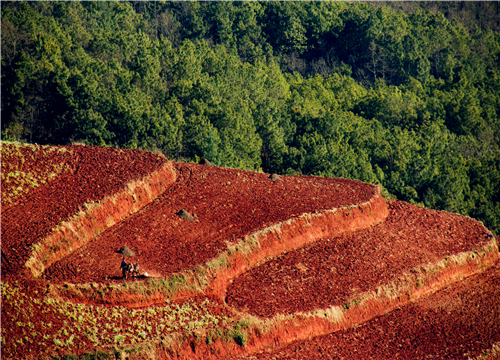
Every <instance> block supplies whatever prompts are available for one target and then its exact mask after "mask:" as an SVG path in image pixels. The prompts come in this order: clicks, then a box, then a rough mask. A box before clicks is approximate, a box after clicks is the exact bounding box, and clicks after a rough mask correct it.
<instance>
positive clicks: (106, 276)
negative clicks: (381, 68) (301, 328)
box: [45, 163, 388, 306]
mask: <svg viewBox="0 0 500 360" xmlns="http://www.w3.org/2000/svg"><path fill="white" fill-rule="evenodd" d="M174 165H175V167H176V172H177V173H178V177H177V180H176V182H175V183H174V184H173V185H172V186H171V187H170V188H169V189H168V190H167V191H165V192H164V193H163V194H162V195H161V196H159V197H158V198H157V199H156V200H155V201H154V202H152V203H151V204H150V205H148V206H147V207H145V208H144V209H142V210H141V211H139V212H137V213H136V214H134V215H132V216H130V217H129V218H127V219H125V220H124V221H122V222H121V223H120V224H118V225H117V226H115V227H113V228H110V229H109V230H108V231H106V232H104V233H103V234H101V235H99V236H97V237H96V238H94V239H93V240H92V241H90V242H88V243H87V244H85V245H84V246H82V247H81V248H80V249H78V250H77V251H75V252H74V253H73V254H71V255H70V256H68V257H66V258H64V259H62V260H61V261H59V262H57V263H55V264H54V265H53V266H52V267H51V268H49V269H48V271H47V272H46V274H45V277H46V278H47V279H50V280H51V281H52V282H55V283H58V282H59V283H60V282H71V283H74V284H75V283H76V284H78V283H80V284H82V283H89V282H96V283H98V284H100V285H98V287H99V289H98V293H99V294H100V295H99V296H93V295H95V294H94V293H93V292H94V290H95V289H94V290H93V288H90V287H88V286H84V285H76V287H72V289H75V290H77V291H74V292H72V293H69V292H68V291H69V290H68V288H67V287H66V288H64V289H61V290H62V291H63V292H65V293H67V295H68V296H69V297H73V298H75V297H76V298H75V300H76V299H77V298H79V297H80V298H81V301H89V299H87V300H85V298H89V297H90V298H92V299H93V301H95V302H98V303H108V304H109V303H120V304H122V305H125V304H126V305H127V306H145V305H150V304H152V303H155V302H161V301H164V299H165V297H169V298H173V297H184V296H187V295H189V294H192V293H193V291H195V292H200V291H201V292H206V293H210V294H212V295H214V294H215V295H218V296H220V297H221V298H223V297H224V293H225V289H226V287H227V284H228V283H229V280H230V279H232V278H233V277H235V276H237V275H239V274H241V273H243V272H245V271H246V270H247V269H249V268H251V267H253V266H257V265H258V264H259V263H261V262H263V261H265V260H266V259H268V258H272V257H273V256H276V255H279V254H281V253H283V252H286V251H290V250H293V249H296V248H298V247H301V246H304V245H305V244H308V243H311V242H314V241H317V240H319V239H321V238H323V237H326V236H335V235H338V234H340V233H343V232H346V231H354V230H358V229H362V228H366V227H369V226H372V225H374V224H376V223H377V222H380V221H383V219H384V218H385V217H386V216H387V213H388V210H387V204H386V202H385V200H384V199H383V198H382V197H381V195H380V193H379V190H378V188H377V187H376V186H374V185H370V184H364V183H361V182H359V181H352V180H345V179H328V178H318V177H288V176H283V177H282V180H281V181H276V182H275V181H273V180H271V179H269V176H268V175H266V174H261V173H254V172H248V171H241V170H234V169H224V168H217V167H206V166H200V165H193V164H180V163H177V164H175V163H174ZM181 208H183V209H187V211H188V212H189V213H191V214H194V215H195V216H196V219H197V221H192V222H190V221H187V220H185V219H182V218H180V217H179V216H178V215H177V214H176V213H177V212H178V211H179V209H181ZM238 239H239V240H238ZM123 244H126V245H127V246H128V247H129V248H131V249H132V250H133V251H134V252H135V253H136V254H137V257H136V258H134V260H133V261H137V262H139V263H140V264H141V268H142V269H143V271H146V272H148V273H149V274H150V275H156V277H157V279H156V280H155V279H150V281H148V282H147V283H146V284H143V283H140V282H139V281H133V282H131V286H130V290H129V291H127V289H126V288H124V287H119V288H118V290H119V291H117V283H121V282H123V280H122V279H121V276H120V275H121V274H120V272H119V267H118V266H117V265H118V264H119V262H120V256H119V255H118V254H115V253H114V250H113V249H117V248H119V247H121V246H122V245H123ZM179 280H181V281H179ZM173 282H177V283H176V285H175V286H170V285H169V284H172V283H173ZM165 286H167V287H169V288H168V289H165ZM161 288H163V289H164V291H163V292H162V290H161ZM172 288H175V289H172ZM89 292H90V293H89ZM130 292H133V293H135V294H136V295H135V296H134V295H132V294H130ZM106 294H107V295H106ZM134 299H135V300H134Z"/></svg>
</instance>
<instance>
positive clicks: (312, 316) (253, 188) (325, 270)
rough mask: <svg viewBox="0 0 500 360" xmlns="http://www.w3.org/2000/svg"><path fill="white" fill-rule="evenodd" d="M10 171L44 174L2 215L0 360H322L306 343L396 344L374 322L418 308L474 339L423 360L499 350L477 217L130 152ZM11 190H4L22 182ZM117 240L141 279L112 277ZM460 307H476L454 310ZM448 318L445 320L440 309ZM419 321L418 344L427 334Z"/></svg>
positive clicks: (54, 151) (85, 151) (494, 270)
mask: <svg viewBox="0 0 500 360" xmlns="http://www.w3.org/2000/svg"><path fill="white" fill-rule="evenodd" d="M60 149H65V150H64V151H62V150H60ZM52 156H53V161H54V163H57V164H59V165H58V167H57V169H56V168H55V167H54V166H53V165H52V163H51V160H50V159H52ZM42 158H43V159H45V160H44V161H46V166H45V167H44V168H43V169H41V170H40V169H39V168H38V167H37V164H38V163H39V159H42ZM30 159H31V160H30ZM34 159H38V160H36V161H35V160H34ZM30 161H31V162H30ZM15 164H18V165H15ZM61 164H62V165H61ZM14 166H18V167H19V168H20V169H21V168H22V172H23V173H25V174H32V173H34V174H38V175H36V176H35V175H33V176H31V175H30V176H25V178H30V179H42V178H43V179H48V180H46V181H44V183H42V182H41V180H37V181H39V182H40V183H39V186H38V187H34V188H32V189H28V191H19V192H18V194H16V196H11V197H10V198H12V199H13V201H11V202H9V203H8V204H6V205H5V206H3V207H2V275H3V276H2V310H1V311H2V327H1V328H2V329H1V332H2V334H1V335H2V337H1V341H2V358H5V359H15V358H18V357H19V356H22V357H23V358H26V359H40V358H41V359H45V358H51V357H52V356H63V355H67V354H77V355H83V354H85V353H88V352H95V351H97V350H99V351H102V352H104V353H103V356H105V354H108V355H107V356H109V357H110V358H111V357H112V358H114V357H115V356H119V357H120V356H121V357H122V358H123V357H128V359H143V358H149V359H169V358H183V359H221V358H226V357H235V356H243V357H245V356H250V355H251V354H259V353H261V352H262V351H271V352H270V353H267V352H264V353H261V354H260V355H258V356H259V357H262V358H268V357H275V356H277V357H279V356H284V357H285V358H287V357H289V356H291V355H289V352H290V351H291V352H296V351H299V353H300V351H301V350H300V349H299V350H298V348H297V346H299V347H300V348H303V349H305V350H304V351H305V352H303V353H302V354H304V356H306V357H310V358H315V357H318V358H321V356H322V355H321V354H322V351H323V350H322V349H323V348H318V347H317V346H316V345H315V344H317V343H316V341H320V342H321V341H326V343H328V344H335V343H336V341H337V340H332V341H330V340H328V339H334V338H336V337H338V336H341V337H343V336H347V334H351V333H349V331H354V332H356V331H357V330H349V329H358V327H357V326H358V325H362V324H365V325H362V327H361V329H362V330H359V331H361V332H363V334H364V335H363V336H366V337H367V338H369V339H370V340H369V343H370V344H371V343H377V342H378V341H385V340H386V341H388V342H389V343H391V344H392V343H394V344H396V342H397V341H396V340H394V338H391V337H390V335H384V336H385V337H384V336H382V337H377V336H378V335H377V332H376V331H375V332H374V330H373V329H374V327H377V326H378V325H371V324H373V322H374V321H375V322H377V321H379V322H380V323H381V324H383V329H386V330H387V331H389V332H392V333H396V332H401V331H403V330H401V329H405V328H406V327H408V324H409V322H408V321H410V320H411V319H416V320H415V322H416V323H418V322H419V321H421V317H419V316H420V315H419V314H420V310H419V309H421V308H423V307H426V306H427V307H428V308H429V309H434V310H432V311H431V312H428V313H429V314H430V315H429V316H430V317H432V319H433V320H432V323H431V324H430V325H429V326H430V328H436V327H439V326H440V325H441V326H443V328H444V329H449V330H446V331H448V332H450V331H453V329H454V328H455V327H456V326H457V325H456V322H457V321H459V322H460V321H463V323H464V324H467V326H469V327H470V329H471V331H470V333H471V334H472V335H468V336H465V335H464V337H463V338H462V340H460V339H459V340H456V341H455V342H453V343H452V344H451V343H450V345H449V348H448V344H447V343H445V342H441V343H439V344H440V345H438V348H439V351H438V350H436V351H435V352H433V354H434V353H435V354H448V353H449V354H455V353H456V351H458V350H457V349H461V350H460V351H462V350H463V353H467V354H470V355H471V356H477V355H478V354H480V351H487V350H488V349H493V348H494V346H495V342H498V341H499V339H497V338H496V337H495V336H485V334H489V333H488V331H489V330H487V329H486V328H485V327H486V326H488V324H490V325H491V324H493V326H492V327H491V326H490V328H491V329H493V330H492V331H495V329H496V327H495V326H496V324H495V323H497V322H498V321H497V319H496V317H495V316H496V315H495V314H497V310H496V308H495V305H494V304H493V301H495V297H496V295H495V294H496V292H495V291H496V290H495V284H496V282H497V281H498V259H499V252H498V247H497V244H496V240H495V238H494V237H493V236H492V235H491V233H490V232H489V231H488V230H487V229H486V228H485V227H484V226H483V225H482V224H481V223H479V222H477V221H475V220H473V219H470V218H467V217H463V216H460V215H455V214H449V213H445V212H439V211H433V210H428V209H423V208H419V207H416V206H414V205H409V204H406V203H404V202H400V201H393V200H390V201H386V200H385V199H384V198H383V197H382V196H381V195H380V192H379V189H378V188H377V186H374V185H370V184H365V183H362V182H359V181H352V180H345V179H332V178H320V177H310V176H282V177H281V178H280V179H276V178H274V179H272V178H271V176H270V175H269V174H263V173H255V172H250V171H242V170H236V169H228V168H221V167H213V166H207V165H196V164H187V163H170V162H169V161H167V160H166V159H165V158H163V157H161V156H158V155H155V154H151V153H147V152H142V151H131V150H125V151H124V150H118V149H111V148H99V147H82V146H69V147H43V148H42V147H37V146H35V147H30V146H27V145H20V144H5V143H2V172H3V171H4V169H5V168H9V167H10V168H13V167H14ZM44 169H45V170H44ZM47 169H49V170H51V171H52V169H54V170H59V171H58V172H51V171H49V170H47ZM19 171H21V170H19ZM52 173H54V175H51V174H52ZM18 176H19V175H18ZM6 179H7V178H4V177H2V191H4V190H5V191H7V192H12V191H13V189H15V188H16V187H18V186H19V184H16V185H15V186H13V185H12V186H11V185H10V184H11V183H10V182H9V183H7V182H6ZM4 185H5V187H4ZM181 209H184V210H185V211H186V212H187V213H189V214H191V215H192V216H193V219H191V220H193V221H190V220H188V219H186V218H184V217H181V216H180V215H182V213H181V212H180V210H181ZM26 229H28V230H29V231H26ZM123 245H126V246H127V247H129V248H130V249H131V250H132V251H133V252H134V253H135V254H136V256H135V257H133V258H130V261H137V262H139V264H140V265H141V271H142V274H143V275H142V276H141V277H136V278H130V279H128V280H124V279H122V278H121V277H120V275H121V274H120V269H119V264H120V261H121V256H122V255H121V254H119V253H118V252H117V250H119V249H120V248H121V247H122V246H123ZM145 273H147V275H144V274H145ZM474 279H478V280H477V282H476V283H474V281H475V280H474ZM491 284H493V285H491ZM441 289H445V290H441ZM480 289H482V290H480ZM477 291H482V292H481V294H483V295H481V297H479V298H474V297H473V296H472V295H470V294H473V293H474V292H477ZM434 293H435V295H432V294H434ZM440 294H441V295H440ZM454 294H455V295H454ZM457 294H458V295H457ZM453 296H455V297H453ZM457 296H458V297H457ZM491 296H493V298H491ZM436 297H437V299H438V300H433V299H436ZM429 299H430V300H429ZM457 299H458V300H457ZM462 300H463V301H464V302H465V303H471V304H473V305H474V304H476V305H478V306H480V307H481V308H483V309H484V311H481V313H480V314H479V315H478V314H476V313H474V314H475V315H474V314H473V313H472V310H470V311H469V312H462V313H461V312H456V311H455V312H454V313H453V311H454V310H453V309H455V308H454V307H453V306H455V305H456V304H458V303H459V302H460V301H462ZM438 303H439V304H443V305H442V306H441V305H436V304H438ZM412 304H416V305H412ZM443 307H444V308H446V309H448V308H450V309H452V310H453V311H451V312H452V315H451V317H447V316H438V315H439V314H438V315H436V312H439V311H441V310H442V309H443ZM396 309H402V310H398V311H397V310H396ZM435 309H437V310H435ZM399 314H404V315H403V316H400V315H399ZM482 314H485V316H484V317H482V316H481V315H482ZM426 316H427V315H426ZM462 316H463V318H462ZM377 319H379V320H377ZM408 319H410V320H408ZM457 319H458V320H457ZM453 321H455V323H453ZM454 324H455V325H454ZM425 326H426V325H425V324H424V323H422V326H421V330H420V331H419V332H418V334H417V335H416V336H417V339H416V340H415V341H417V342H418V341H419V340H418V339H420V338H421V339H422V341H423V342H425V341H428V340H426V339H428V338H427V337H426V336H427V335H426V332H427V331H429V330H428V328H426V327H425ZM363 329H364V330H363ZM391 329H392V330H391ZM446 331H445V333H447V332H446ZM403 333H404V332H403ZM356 334H357V332H356ZM387 334H389V333H387ZM316 336H323V337H319V338H317V339H318V340H316V338H314V337H316ZM325 336H326V337H327V338H324V337H325ZM349 336H350V335H349ZM356 336H357V335H356ZM311 338H314V339H312V340H308V341H306V340H307V339H311ZM324 339H327V340H324ZM295 341H298V342H297V343H295ZM301 341H306V342H301ZM443 341H444V340H443ZM295 344H297V345H295ZM301 344H302V345H301ZM328 346H329V347H328ZM328 346H327V347H325V348H324V349H325V351H326V354H328V356H329V355H331V356H333V355H335V354H337V353H336V351H338V349H337V348H336V347H335V346H334V345H331V346H330V345H328ZM391 346H392V345H391ZM394 346H396V345H394ZM408 346H409V348H408V349H406V350H405V352H404V353H401V354H408V356H409V357H410V358H419V356H420V355H418V352H420V351H421V348H420V347H419V346H420V345H412V343H410V345H408ZM362 348H363V346H362V344H361V343H359V345H356V346H354V345H353V346H351V347H349V346H346V347H345V349H346V350H345V352H344V353H339V354H343V355H341V356H349V355H346V354H352V353H353V352H356V351H358V349H359V351H361V350H362ZM349 349H351V350H349ZM388 349H391V348H390V346H389V347H388ZM367 351H368V350H367ZM384 351H386V352H383V351H382V352H379V353H378V352H377V354H380V356H381V357H384V356H387V355H386V354H389V353H388V352H387V351H389V350H387V349H386V350H384ZM374 353H375V352H374ZM430 353H432V352H430ZM287 354H288V355H287ZM252 356H253V355H252ZM325 356H326V355H325ZM299 357H300V356H299ZM361 357H363V356H361Z"/></svg>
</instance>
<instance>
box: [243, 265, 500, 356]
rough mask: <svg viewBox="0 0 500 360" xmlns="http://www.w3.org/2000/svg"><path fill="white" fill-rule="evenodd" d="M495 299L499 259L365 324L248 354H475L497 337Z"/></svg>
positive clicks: (499, 288)
mask: <svg viewBox="0 0 500 360" xmlns="http://www.w3.org/2000/svg"><path fill="white" fill-rule="evenodd" d="M499 298H500V262H497V264H496V265H495V266H492V267H490V268H489V269H488V270H486V271H485V272H483V273H479V274H476V275H474V276H471V277H469V278H467V279H465V280H463V281H461V282H457V283H453V284H451V285H449V286H447V287H446V288H444V289H442V290H440V291H437V292H435V293H433V294H431V295H429V296H426V297H424V298H422V299H420V300H419V301H417V302H416V303H410V304H409V305H407V306H404V307H402V308H399V309H396V310H394V311H392V312H391V313H389V314H386V315H382V316H377V317H375V318H374V319H372V320H370V321H368V322H366V323H365V324H362V325H359V326H356V327H352V328H349V329H347V330H343V331H338V332H334V333H332V334H329V335H325V336H320V337H317V338H314V339H311V340H304V341H297V342H295V343H293V344H290V345H288V346H286V347H284V348H281V349H277V350H274V351H271V352H263V353H261V354H255V355H252V356H251V357H249V358H251V359H262V360H264V359H289V360H292V359H396V358H398V359H428V358H439V359H444V358H446V359H463V358H475V357H477V356H479V355H482V354H484V351H487V350H488V349H491V348H492V346H493V344H494V343H496V342H499V341H500V301H498V299H499ZM497 356H498V354H497ZM238 358H245V357H238Z"/></svg>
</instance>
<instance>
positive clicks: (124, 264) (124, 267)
mask: <svg viewBox="0 0 500 360" xmlns="http://www.w3.org/2000/svg"><path fill="white" fill-rule="evenodd" d="M128 265H129V264H127V262H126V261H125V258H123V260H122V263H121V265H120V268H121V269H122V274H123V278H124V279H126V278H127V277H128Z"/></svg>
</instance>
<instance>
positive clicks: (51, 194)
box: [2, 144, 167, 277]
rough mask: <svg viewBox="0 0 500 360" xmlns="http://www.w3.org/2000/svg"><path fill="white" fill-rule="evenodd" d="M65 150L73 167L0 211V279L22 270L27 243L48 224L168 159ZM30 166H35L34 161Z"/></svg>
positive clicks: (113, 151)
mask: <svg viewBox="0 0 500 360" xmlns="http://www.w3.org/2000/svg"><path fill="white" fill-rule="evenodd" d="M2 146H9V145H8V144H2ZM56 148H61V147H56ZM66 148H67V149H68V150H72V152H73V156H74V158H75V161H74V162H70V164H72V165H73V166H72V170H71V171H69V172H65V173H62V174H61V175H60V176H59V177H57V178H56V179H54V180H52V181H50V182H48V183H47V184H46V185H44V186H42V187H39V188H36V189H33V190H31V191H30V192H29V193H28V194H26V195H25V196H21V197H20V198H19V199H18V201H17V203H16V204H15V206H10V207H7V208H3V209H2V276H3V277H9V276H11V275H14V274H17V273H19V271H21V270H23V269H24V264H25V262H26V260H27V259H28V256H29V251H30V245H32V244H34V243H36V242H38V241H40V240H41V239H43V238H44V237H45V236H47V234H48V233H49V232H50V231H51V229H52V228H54V227H55V226H56V225H58V224H60V223H61V222H62V221H64V220H67V219H68V217H70V216H72V215H73V214H75V213H76V212H77V211H78V210H79V208H80V207H82V206H83V205H84V204H85V203H89V202H92V201H99V200H102V199H103V198H104V197H105V196H110V195H113V194H114V193H116V192H117V191H119V190H121V189H123V187H124V186H125V184H127V183H128V182H129V181H132V180H138V179H141V178H142V177H143V176H144V175H145V174H147V173H149V172H151V171H153V170H155V169H157V168H158V167H160V166H161V165H162V164H164V163H165V162H166V161H167V160H166V159H165V158H164V157H160V156H158V155H155V154H152V153H149V152H146V151H139V150H127V151H123V150H120V149H114V148H103V147H94V146H68V147H66ZM55 161H59V159H58V158H56V159H55ZM24 166H25V167H26V166H27V165H24ZM32 166H33V168H36V167H37V165H36V164H32ZM2 186H3V182H2Z"/></svg>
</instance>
